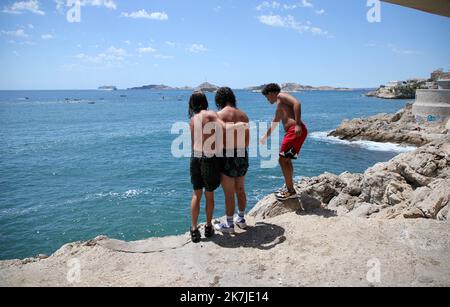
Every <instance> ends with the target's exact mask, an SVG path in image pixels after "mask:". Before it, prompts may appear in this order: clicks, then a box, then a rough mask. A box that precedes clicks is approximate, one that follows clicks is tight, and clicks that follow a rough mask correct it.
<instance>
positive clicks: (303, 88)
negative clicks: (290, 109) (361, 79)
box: [245, 83, 352, 93]
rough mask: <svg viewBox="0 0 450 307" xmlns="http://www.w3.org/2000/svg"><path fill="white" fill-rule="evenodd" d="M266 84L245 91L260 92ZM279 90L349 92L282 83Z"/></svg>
mask: <svg viewBox="0 0 450 307" xmlns="http://www.w3.org/2000/svg"><path fill="white" fill-rule="evenodd" d="M265 86H266V84H263V85H259V86H252V87H248V88H245V90H247V91H253V92H261V91H262V90H263V89H264V87H265ZM280 87H281V90H282V91H283V92H286V93H295V92H302V91H351V90H352V89H350V88H344V87H332V86H318V87H314V86H310V85H301V84H298V83H283V84H281V85H280Z"/></svg>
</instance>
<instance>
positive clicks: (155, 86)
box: [128, 84, 194, 91]
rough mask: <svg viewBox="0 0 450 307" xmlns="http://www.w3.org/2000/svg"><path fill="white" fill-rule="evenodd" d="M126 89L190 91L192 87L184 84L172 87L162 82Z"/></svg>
mask: <svg viewBox="0 0 450 307" xmlns="http://www.w3.org/2000/svg"><path fill="white" fill-rule="evenodd" d="M128 90H153V91H192V90H194V89H193V88H192V87H189V86H184V87H172V86H168V85H164V84H151V85H143V86H139V87H132V88H129V89H128Z"/></svg>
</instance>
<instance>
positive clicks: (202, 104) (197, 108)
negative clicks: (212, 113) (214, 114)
mask: <svg viewBox="0 0 450 307" xmlns="http://www.w3.org/2000/svg"><path fill="white" fill-rule="evenodd" d="M208 106H209V105H208V98H206V95H205V94H204V93H203V92H201V91H196V92H194V93H193V94H192V95H191V98H190V99H189V118H192V116H194V115H195V114H198V113H200V112H201V111H203V110H208Z"/></svg>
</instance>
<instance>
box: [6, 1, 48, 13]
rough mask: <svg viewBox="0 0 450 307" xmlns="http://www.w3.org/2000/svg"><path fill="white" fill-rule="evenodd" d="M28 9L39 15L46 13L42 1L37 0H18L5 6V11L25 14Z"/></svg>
mask: <svg viewBox="0 0 450 307" xmlns="http://www.w3.org/2000/svg"><path fill="white" fill-rule="evenodd" d="M26 11H28V12H31V13H33V14H37V15H45V12H44V11H43V10H41V8H40V3H39V1H37V0H29V1H17V2H14V3H13V4H11V5H10V6H6V7H4V8H3V13H8V14H23V13H25V12H26Z"/></svg>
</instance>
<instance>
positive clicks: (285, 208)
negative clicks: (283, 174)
mask: <svg viewBox="0 0 450 307" xmlns="http://www.w3.org/2000/svg"><path fill="white" fill-rule="evenodd" d="M296 190H297V192H298V194H299V195H300V198H299V200H290V201H288V202H286V203H284V204H282V203H280V202H278V201H277V200H276V199H275V197H274V196H273V195H269V196H267V197H266V198H265V199H263V200H262V201H260V202H259V203H258V204H257V205H256V207H255V208H253V210H252V211H251V213H250V214H251V215H252V216H253V217H254V218H256V219H266V218H273V217H275V216H278V215H281V214H285V213H287V212H292V211H294V212H302V211H304V210H306V211H310V212H314V211H319V212H322V214H323V213H324V212H325V213H326V214H327V215H330V216H351V217H363V218H375V219H384V220H386V219H413V218H414V219H416V218H426V219H435V220H439V221H449V220H450V212H449V211H450V137H446V138H445V139H443V140H440V141H436V142H432V143H430V144H428V145H425V146H423V147H420V148H418V149H417V150H416V151H414V152H410V153H405V154H401V155H399V156H397V157H395V158H394V159H392V160H391V161H389V162H385V163H379V164H376V165H375V166H373V167H371V168H369V169H368V170H367V171H366V172H365V173H364V174H351V173H348V172H346V173H343V174H340V175H335V174H330V173H325V174H323V175H320V176H318V177H314V178H304V179H303V180H302V181H300V182H298V183H297V184H296ZM448 226H449V227H450V224H449V225H448ZM449 230H450V228H449ZM449 244H450V242H449Z"/></svg>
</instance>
